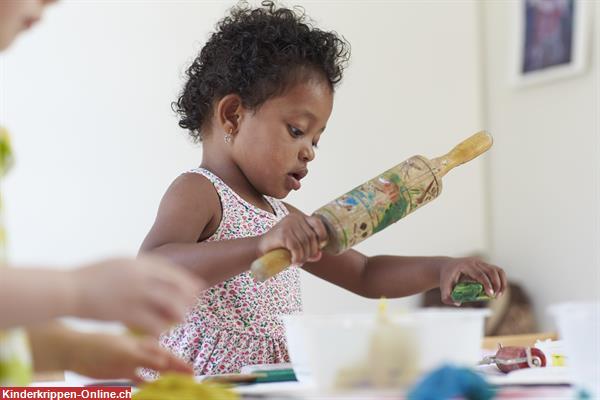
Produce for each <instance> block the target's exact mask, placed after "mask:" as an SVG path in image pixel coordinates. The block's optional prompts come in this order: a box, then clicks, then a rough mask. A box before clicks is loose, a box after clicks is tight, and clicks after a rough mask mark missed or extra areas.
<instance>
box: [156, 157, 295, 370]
mask: <svg viewBox="0 0 600 400" xmlns="http://www.w3.org/2000/svg"><path fill="white" fill-rule="evenodd" d="M190 173H197V174H201V175H203V176H205V177H206V178H207V179H208V180H210V181H211V182H212V184H213V185H214V187H215V189H216V191H217V193H218V195H219V197H220V199H221V206H222V209H223V213H222V218H221V223H220V225H219V227H218V228H217V230H216V232H215V233H214V234H213V235H212V236H211V237H210V238H208V239H206V242H214V241H218V240H230V239H239V238H244V237H252V236H258V235H262V234H263V233H265V232H267V231H269V229H271V228H272V227H273V226H274V225H275V224H276V223H277V222H279V221H280V220H281V219H282V218H283V217H285V216H286V215H287V214H288V210H287V209H286V207H285V205H284V204H283V203H282V202H281V201H279V200H277V199H274V198H271V197H267V196H265V198H266V199H267V201H268V202H269V203H270V204H271V206H272V208H273V210H274V211H275V214H273V213H269V212H267V211H264V210H262V209H259V208H258V207H255V206H253V205H251V204H250V203H248V202H247V201H245V200H244V199H242V198H241V197H240V196H239V195H238V194H237V193H235V192H234V191H233V190H232V189H231V188H230V187H229V186H227V185H226V184H225V183H224V182H223V181H222V180H221V179H219V178H218V177H217V176H215V175H214V174H213V173H211V172H210V171H208V170H206V169H203V168H198V169H194V170H192V171H190ZM301 309H302V303H301V298H300V273H299V271H298V268H297V267H292V268H288V269H287V270H285V271H283V272H281V273H280V274H278V275H276V276H275V277H273V278H271V279H269V280H267V281H266V282H262V283H261V282H257V281H255V280H254V279H253V277H252V275H251V274H250V272H244V273H242V274H240V275H237V276H235V277H233V278H231V279H228V280H227V281H225V282H223V283H221V284H219V285H216V286H213V287H212V288H210V289H207V290H206V291H204V292H203V293H202V294H201V295H200V297H199V299H198V302H197V304H196V305H195V306H194V307H193V309H192V310H191V311H190V312H189V313H188V315H187V317H186V319H185V322H184V323H183V324H181V325H179V326H177V327H175V328H174V329H172V330H171V331H170V332H168V333H166V334H164V335H163V336H162V337H161V344H162V345H163V346H164V347H166V348H168V349H170V350H171V351H172V352H173V353H174V354H176V355H177V356H179V357H181V358H183V359H184V360H186V361H188V362H190V363H191V364H192V365H193V367H194V373H195V374H196V375H213V374H220V373H234V372H239V371H240V369H241V368H242V367H243V366H245V365H251V364H264V363H279V362H289V357H288V352H287V346H286V341H285V335H284V329H283V324H282V322H281V319H280V316H281V315H285V314H296V313H299V312H300V311H301Z"/></svg>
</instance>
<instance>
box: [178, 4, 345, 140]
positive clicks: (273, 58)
mask: <svg viewBox="0 0 600 400" xmlns="http://www.w3.org/2000/svg"><path fill="white" fill-rule="evenodd" d="M261 4H262V7H258V8H252V7H250V6H249V5H248V3H247V2H245V1H244V2H241V3H238V5H236V6H235V7H234V8H232V9H231V11H230V15H228V16H226V17H225V18H224V19H222V20H221V21H219V23H218V24H217V26H216V32H214V33H213V34H212V35H211V37H210V38H209V40H208V42H207V43H206V44H205V45H204V47H203V48H202V50H201V51H200V54H199V55H198V57H196V59H195V60H194V62H193V63H192V65H191V66H190V67H189V68H188V69H187V71H186V76H187V82H186V84H185V86H184V89H183V92H182V93H181V96H180V97H179V99H178V101H177V102H174V103H173V109H174V110H175V111H176V112H177V113H178V114H179V115H180V120H179V126H181V127H182V128H184V129H188V130H189V133H190V135H191V137H192V139H193V140H194V141H196V142H198V141H201V140H202V129H203V126H204V125H205V123H206V122H207V121H208V120H209V119H210V117H211V115H212V112H213V104H214V103H215V101H218V100H219V99H221V98H223V97H224V96H226V95H228V94H231V93H235V94H237V95H239V96H240V98H241V99H242V104H243V105H244V107H247V108H249V109H257V108H258V107H260V106H261V105H262V104H263V103H264V102H265V101H267V100H268V99H269V98H271V97H273V96H276V95H279V94H282V93H284V91H285V90H286V89H287V88H288V87H289V86H290V85H291V84H293V83H295V80H297V79H298V74H299V73H303V74H304V75H306V73H307V72H308V73H310V74H312V75H315V74H317V75H319V74H320V75H321V76H320V77H322V78H324V80H325V81H326V82H328V83H329V85H330V87H331V89H332V90H334V87H335V86H336V85H337V84H338V83H339V82H340V80H341V79H342V73H343V70H344V68H345V67H346V65H347V63H348V60H349V58H350V45H349V43H348V42H347V41H346V40H345V39H344V38H343V37H340V36H338V34H337V33H335V32H325V31H322V30H319V29H317V28H315V27H314V26H312V24H311V21H310V20H309V19H308V17H307V16H306V14H305V13H304V10H303V9H301V8H299V7H295V8H293V9H289V8H283V7H277V6H276V5H275V3H274V2H273V1H263V2H262V3H261Z"/></svg>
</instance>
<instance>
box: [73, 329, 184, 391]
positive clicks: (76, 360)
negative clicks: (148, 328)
mask: <svg viewBox="0 0 600 400" xmlns="http://www.w3.org/2000/svg"><path fill="white" fill-rule="evenodd" d="M71 336H72V337H73V339H72V340H71V342H72V343H71V347H70V349H72V351H70V350H69V351H70V352H71V354H70V356H69V357H68V360H67V365H66V366H65V368H66V369H68V370H71V371H74V372H77V373H78V374H82V375H85V376H89V377H92V378H97V379H129V380H132V381H134V382H141V381H142V379H141V378H140V377H139V376H138V375H137V370H138V369H139V368H150V369H153V370H155V371H157V372H179V373H186V374H192V373H193V371H192V367H191V366H190V365H188V364H186V363H185V362H184V361H183V360H181V359H179V358H177V357H176V356H174V355H173V354H171V353H169V352H168V351H167V350H165V349H163V348H162V347H160V346H159V345H158V343H157V341H156V340H155V339H153V338H150V337H143V338H137V337H133V336H117V335H106V334H86V333H77V334H75V335H71Z"/></svg>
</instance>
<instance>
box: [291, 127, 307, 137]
mask: <svg viewBox="0 0 600 400" xmlns="http://www.w3.org/2000/svg"><path fill="white" fill-rule="evenodd" d="M288 131H289V132H290V135H292V137H294V138H298V137H301V136H302V135H304V132H302V131H301V130H300V129H298V128H296V127H295V126H292V125H288Z"/></svg>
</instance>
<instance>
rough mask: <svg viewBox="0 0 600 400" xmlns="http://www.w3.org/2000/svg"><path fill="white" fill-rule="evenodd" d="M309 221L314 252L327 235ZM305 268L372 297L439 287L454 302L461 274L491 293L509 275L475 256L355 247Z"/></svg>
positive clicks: (315, 222) (499, 291) (447, 300)
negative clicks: (371, 251)
mask: <svg viewBox="0 0 600 400" xmlns="http://www.w3.org/2000/svg"><path fill="white" fill-rule="evenodd" d="M287 206H288V209H289V210H290V212H292V213H295V214H296V215H300V216H304V214H302V212H301V211H299V210H297V209H296V208H294V207H292V206H290V205H287ZM304 218H307V219H308V218H311V217H306V216H304ZM310 225H311V227H312V229H313V233H314V235H312V237H311V238H310V239H309V241H312V242H313V243H312V244H309V245H307V247H310V248H311V252H313V254H314V250H312V249H313V248H314V247H315V246H316V245H317V243H318V242H319V238H323V237H326V231H325V227H324V226H323V224H322V223H321V222H320V221H319V220H318V219H313V218H311V219H310ZM309 236H310V235H309ZM304 269H305V270H306V271H308V272H310V273H312V274H314V275H316V276H318V277H320V278H322V279H325V280H327V281H329V282H332V283H334V284H336V285H338V286H341V287H343V288H345V289H347V290H350V291H351V292H354V293H356V294H359V295H361V296H365V297H369V298H378V297H381V296H385V297H389V298H394V297H403V296H409V295H412V294H416V293H420V292H424V291H426V290H429V289H432V288H435V287H440V288H441V292H442V300H443V301H444V302H445V303H448V304H453V302H452V299H451V298H450V294H451V292H452V288H453V286H454V285H455V284H456V283H457V282H458V280H459V279H460V277H461V276H462V275H465V276H467V277H469V278H471V279H473V280H476V281H478V282H480V283H481V284H483V286H484V288H485V290H486V292H487V293H488V295H491V296H493V295H494V294H502V292H503V291H504V290H505V288H506V286H507V282H506V276H505V274H504V271H503V270H502V269H501V268H498V267H496V266H493V265H490V264H486V263H484V262H482V261H480V260H478V259H476V258H450V257H401V256H375V257H367V256H365V255H364V254H361V253H359V252H357V251H355V250H348V251H346V252H344V253H342V254H340V255H337V256H336V255H331V254H327V253H323V254H322V256H321V258H320V259H319V260H318V261H316V262H308V263H306V264H305V265H304Z"/></svg>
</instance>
